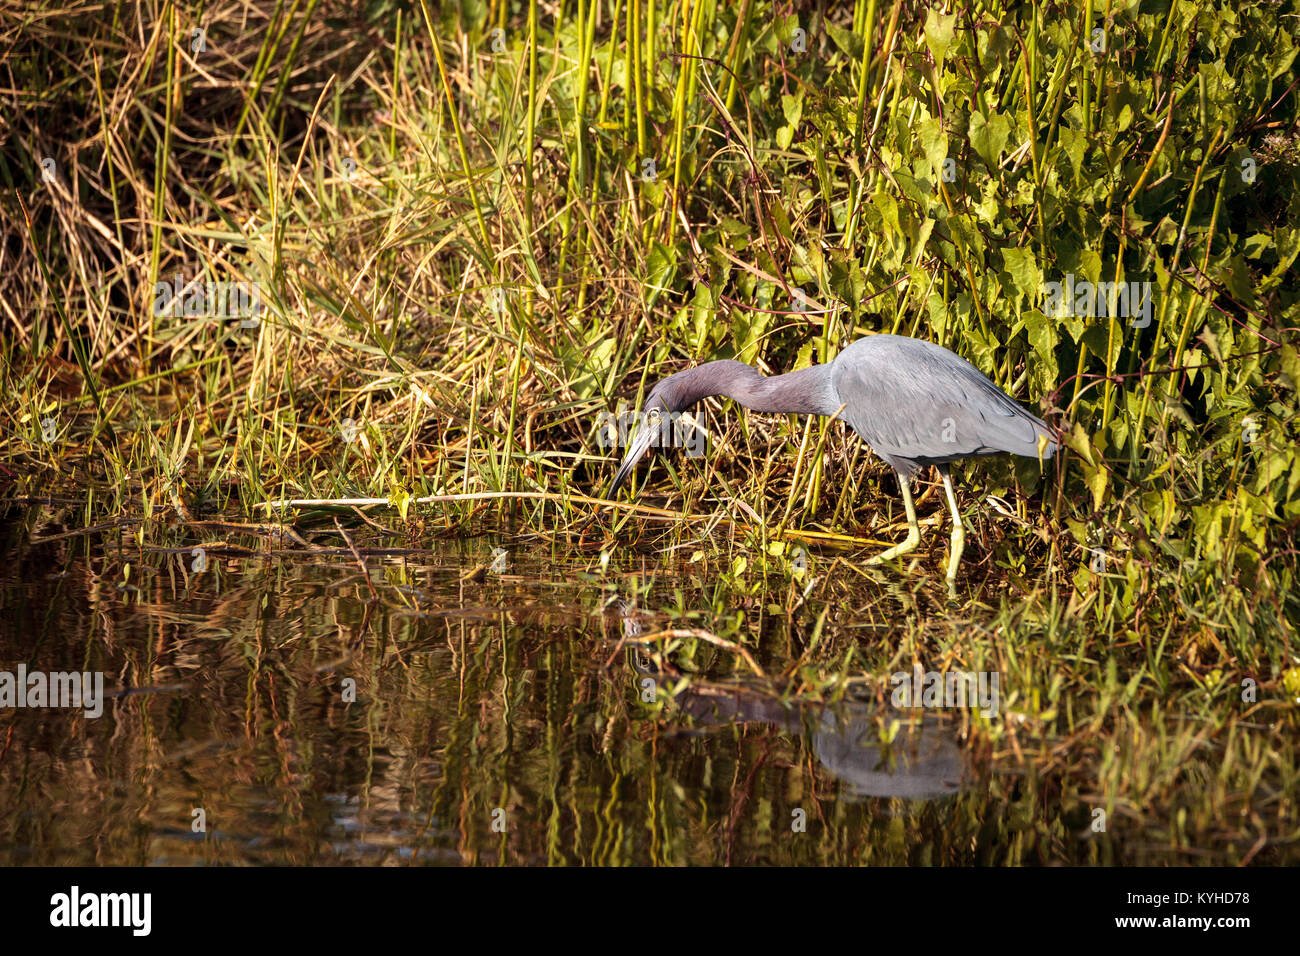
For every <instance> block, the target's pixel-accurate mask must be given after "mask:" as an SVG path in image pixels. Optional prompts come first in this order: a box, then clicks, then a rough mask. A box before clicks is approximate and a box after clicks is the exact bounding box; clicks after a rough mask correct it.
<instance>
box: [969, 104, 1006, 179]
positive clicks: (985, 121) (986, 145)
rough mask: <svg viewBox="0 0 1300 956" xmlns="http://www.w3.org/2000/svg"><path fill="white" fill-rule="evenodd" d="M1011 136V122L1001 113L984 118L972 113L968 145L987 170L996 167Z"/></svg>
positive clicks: (979, 114) (980, 114)
mask: <svg viewBox="0 0 1300 956" xmlns="http://www.w3.org/2000/svg"><path fill="white" fill-rule="evenodd" d="M1010 135H1011V120H1009V119H1008V118H1007V117H1006V116H1004V115H1003V114H1001V113H995V114H994V115H993V116H992V117H990V118H985V116H984V114H982V113H972V114H971V118H970V144H971V148H973V149H974V150H975V153H976V154H977V155H978V156H979V158H980V159H982V160H984V162H985V164H987V165H988V167H989V169H994V168H996V167H997V165H998V159H999V158H1000V157H1001V156H1002V151H1003V149H1005V148H1006V145H1007V138H1008V137H1009V136H1010Z"/></svg>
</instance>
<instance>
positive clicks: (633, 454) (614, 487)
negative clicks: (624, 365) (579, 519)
mask: <svg viewBox="0 0 1300 956" xmlns="http://www.w3.org/2000/svg"><path fill="white" fill-rule="evenodd" d="M660 384H662V383H660ZM670 411H671V409H670V408H669V407H668V403H667V402H665V401H664V399H663V396H662V395H660V394H659V389H658V388H657V387H656V388H655V390H654V391H652V392H651V393H650V397H649V398H648V399H646V403H645V408H644V409H642V411H641V414H640V416H638V417H639V423H638V426H637V430H636V434H635V435H633V436H632V440H631V441H629V442H628V444H627V452H626V454H624V455H623V460H622V462H620V463H619V466H618V471H616V472H615V473H614V481H613V483H612V484H610V486H609V493H608V495H607V497H610V498H613V497H614V493H615V492H616V491H618V489H619V488H621V487H622V486H623V484H624V482H626V481H627V480H628V478H630V477H631V476H632V469H633V468H635V467H636V463H637V462H638V461H640V460H641V459H642V458H644V457H645V453H646V452H647V451H649V450H650V449H651V448H652V447H654V446H656V445H659V444H661V436H662V435H663V430H664V428H665V427H669V426H668V413H669V412H670Z"/></svg>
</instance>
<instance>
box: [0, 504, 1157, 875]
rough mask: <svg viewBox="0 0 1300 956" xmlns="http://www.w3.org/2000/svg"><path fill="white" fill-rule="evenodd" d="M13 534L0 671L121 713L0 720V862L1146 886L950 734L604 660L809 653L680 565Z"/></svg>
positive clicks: (1046, 793) (1042, 793) (957, 721)
mask: <svg viewBox="0 0 1300 956" xmlns="http://www.w3.org/2000/svg"><path fill="white" fill-rule="evenodd" d="M29 530H30V529H26V528H24V529H22V530H21V532H17V531H15V528H14V527H13V526H10V528H9V531H8V533H7V534H6V538H7V542H8V544H7V548H8V549H9V551H8V553H9V554H10V555H11V557H10V558H8V559H6V561H5V563H4V566H3V568H2V569H0V669H6V670H9V671H13V670H14V669H15V668H16V667H17V666H18V665H19V664H25V665H26V666H27V667H28V668H30V669H37V668H40V669H44V670H46V671H58V670H68V671H70V670H78V671H81V670H87V671H103V672H104V683H105V689H106V691H107V692H108V693H109V694H111V695H112V696H110V697H108V699H107V700H106V702H105V703H104V709H103V713H102V715H101V716H100V717H98V718H95V719H89V718H87V717H86V716H84V714H83V713H81V712H80V711H73V710H68V709H63V710H53V709H10V710H6V711H0V864H5V865H11V864H71V863H78V864H162V865H174V864H259V863H273V864H349V863H363V864H383V865H397V864H435V865H445V864H452V865H455V864H466V863H469V864H489V865H495V864H501V863H507V864H577V865H580V864H766V863H774V864H786V863H788V864H939V863H949V864H955V863H993V864H1005V863H1052V862H1074V863H1087V862H1116V861H1125V862H1157V861H1160V860H1162V859H1164V858H1163V857H1162V856H1161V851H1159V850H1158V849H1154V848H1147V847H1143V846H1142V845H1141V843H1140V842H1137V843H1134V842H1132V841H1130V842H1129V843H1127V844H1123V845H1121V844H1119V843H1118V842H1112V840H1111V839H1110V838H1109V837H1107V835H1106V834H1091V833H1090V832H1089V828H1088V822H1089V819H1090V818H1089V816H1088V808H1087V807H1086V806H1085V805H1083V804H1082V803H1080V802H1078V801H1077V800H1074V799H1066V798H1065V797H1063V796H1062V790H1061V788H1060V787H1059V786H1058V785H1057V784H1056V783H1055V782H1054V781H1053V780H1052V779H1050V778H1043V779H1036V778H1034V777H1033V776H1032V772H1031V771H1026V770H1024V769H1023V767H1020V766H1018V765H1014V764H1011V763H1010V762H1009V761H1007V760H1005V759H1004V756H1003V755H1001V754H998V753H989V752H986V753H982V754H976V753H973V752H972V749H973V748H972V747H971V746H970V745H969V744H968V743H967V742H966V741H967V740H968V739H969V736H968V735H966V734H964V733H963V726H966V727H967V728H968V727H969V716H967V717H965V718H963V717H962V716H961V715H954V714H953V713H952V712H946V713H927V716H926V718H925V719H924V721H921V720H918V719H915V718H912V717H909V716H908V714H909V713H911V714H914V713H917V712H916V711H911V712H906V713H900V712H893V713H882V706H881V700H880V697H879V695H878V694H876V693H874V692H872V693H863V694H857V695H856V696H858V697H861V698H863V699H861V700H857V701H853V700H850V701H848V702H845V703H841V704H838V705H836V706H834V707H830V708H824V707H821V706H813V705H808V704H805V705H803V706H793V705H788V704H787V703H783V702H782V697H781V695H780V694H778V693H774V692H773V690H772V687H773V683H772V682H760V681H757V680H754V679H752V678H751V677H750V674H749V668H747V667H746V666H745V665H744V663H743V662H741V661H740V660H739V659H738V658H737V656H736V655H735V654H733V653H730V652H729V651H727V650H726V649H724V648H719V647H716V646H713V645H711V644H708V643H699V642H688V645H687V646H688V649H689V653H686V652H684V651H682V650H680V649H679V650H678V651H677V652H676V654H674V653H672V652H669V653H667V654H666V655H665V657H664V658H662V659H661V658H656V657H655V656H654V655H653V654H652V653H651V652H650V650H651V649H650V647H648V646H647V647H640V646H636V647H634V646H629V645H626V644H623V645H621V644H620V640H621V639H622V638H626V637H633V638H635V637H637V636H638V635H644V634H649V633H653V632H655V631H660V630H663V629H665V628H671V627H678V628H709V629H711V630H713V631H715V632H716V631H719V630H721V628H720V627H719V622H720V620H722V619H723V618H726V619H729V620H732V621H733V622H734V621H739V622H740V627H739V633H740V634H741V635H748V637H747V638H746V642H747V643H748V645H749V647H750V649H751V650H752V652H753V654H754V657H755V661H756V664H757V665H758V666H760V667H762V668H763V669H764V670H765V671H767V673H768V675H769V676H771V675H776V674H780V673H781V672H782V668H783V666H784V664H785V663H786V662H788V660H789V659H790V658H791V657H792V656H797V654H796V653H795V651H794V650H792V649H793V648H795V647H796V646H797V645H800V644H801V643H802V642H807V641H808V640H809V639H810V637H809V635H810V634H813V633H814V630H815V628H814V625H815V621H812V620H810V619H809V615H808V614H807V613H805V612H804V611H800V612H797V613H794V614H790V613H773V611H779V610H780V609H779V608H770V607H767V606H765V605H764V604H763V603H762V602H757V603H755V602H751V601H741V600H739V599H736V598H734V597H728V596H726V595H723V596H722V597H719V592H718V590H717V588H716V586H715V583H714V582H713V581H711V580H709V578H708V575H707V574H701V572H700V571H699V570H698V568H693V567H692V566H691V565H690V564H689V563H688V562H687V561H686V558H685V557H683V556H676V557H670V558H662V557H656V556H653V555H647V556H644V557H641V558H638V559H637V560H638V563H637V564H636V567H635V568H634V569H632V570H628V569H626V568H624V569H622V570H619V569H616V568H615V567H614V566H612V565H611V566H610V567H609V568H608V569H607V573H605V574H604V575H602V574H601V573H600V567H599V562H598V560H597V559H596V558H595V557H593V555H591V554H590V553H578V552H576V551H574V550H572V549H569V550H563V549H555V548H552V547H547V546H543V545H542V544H540V543H533V544H529V543H527V542H517V541H516V542H513V543H512V542H498V541H488V540H487V539H477V540H472V541H434V542H432V543H431V544H430V548H428V549H422V550H415V549H411V550H409V552H408V553H405V554H401V553H388V554H370V555H368V556H367V558H366V565H367V568H368V572H369V578H370V581H369V583H367V579H366V576H364V575H363V574H362V572H361V569H360V566H359V565H358V563H357V561H356V560H355V559H354V558H353V557H352V556H351V555H349V554H346V553H340V551H342V550H343V549H342V548H340V549H339V551H334V552H327V553H321V554H319V555H316V554H298V555H294V556H282V555H267V556H249V555H248V554H247V552H246V551H241V550H240V549H256V548H257V547H259V546H265V542H259V540H258V539H257V538H255V537H253V536H244V537H242V538H238V539H237V538H236V537H232V536H227V537H226V539H225V540H226V541H227V543H228V544H230V548H228V549H225V550H223V549H222V548H221V547H220V546H217V545H213V544H209V548H210V551H209V552H206V553H205V556H206V561H207V566H206V568H205V569H204V570H202V571H197V572H196V571H195V570H194V567H195V562H196V561H197V560H198V558H197V556H196V555H192V554H191V553H190V552H189V551H188V550H181V549H176V550H174V551H166V550H151V549H149V548H144V549H141V548H139V547H137V546H136V545H135V544H134V542H133V541H132V539H131V538H130V535H129V533H128V534H126V535H123V536H119V537H117V538H114V539H113V540H112V541H111V542H110V541H108V540H99V539H97V538H95V537H94V536H89V537H87V536H76V535H73V536H68V537H57V538H54V540H50V541H46V542H45V543H39V544H35V545H33V544H30V543H27V541H28V540H29V539H28V538H27V533H28V531H29ZM57 531H58V529H57V528H54V529H46V530H45V531H44V532H40V531H38V532H37V533H34V534H32V537H37V538H38V537H41V536H42V534H44V535H45V536H46V537H49V536H50V535H51V534H53V533H55V532H57ZM357 538H358V542H360V535H359V534H358V535H357ZM20 539H21V541H20ZM330 543H331V544H334V545H339V544H340V543H341V542H340V541H339V540H338V538H337V536H335V538H334V540H333V541H332V542H330ZM369 543H370V544H372V545H373V544H374V542H373V541H371V542H369ZM387 543H389V544H391V543H392V541H391V540H390V541H388V542H387ZM500 543H504V544H506V546H507V547H508V548H509V553H510V557H509V565H508V567H507V568H506V569H505V570H504V571H503V572H501V573H494V572H493V571H492V570H491V569H485V568H484V567H483V566H484V565H488V564H489V563H490V562H491V560H492V556H491V551H492V548H493V547H494V546H495V545H496V544H500ZM200 563H201V562H200ZM476 569H477V570H476ZM372 587H373V589H374V590H373V594H372V591H371V588H372ZM733 602H734V603H733ZM882 627H883V630H882ZM861 633H862V634H865V635H870V636H871V640H873V641H889V640H891V632H890V630H889V629H888V627H887V626H884V625H881V624H880V623H879V622H876V623H875V624H873V625H871V626H870V627H869V628H867V629H865V630H863V631H862V632H861ZM664 661H667V663H664ZM691 670H693V671H694V673H689V671H691ZM786 677H787V682H792V681H793V679H792V678H791V677H790V675H786ZM353 686H354V688H355V700H350V699H348V697H349V695H348V690H349V688H350V687H353ZM804 690H805V691H806V686H805V688H804ZM852 690H853V689H852V688H850V691H851V693H850V694H849V696H850V697H852V696H855V693H854V692H852ZM801 696H803V697H806V696H807V695H806V693H804V694H802V695H801ZM646 698H649V699H651V700H653V701H654V702H653V703H649V702H647V699H646ZM900 718H901V722H900ZM963 720H966V721H967V722H966V724H965V725H963ZM891 734H894V735H895V736H894V737H893V742H892V744H884V743H882V739H887V738H888V737H889V736H890V735H891ZM198 811H201V813H199V812H198ZM199 820H202V822H203V823H204V824H205V825H206V830H203V829H198V830H197V832H196V827H197V822H196V821H199Z"/></svg>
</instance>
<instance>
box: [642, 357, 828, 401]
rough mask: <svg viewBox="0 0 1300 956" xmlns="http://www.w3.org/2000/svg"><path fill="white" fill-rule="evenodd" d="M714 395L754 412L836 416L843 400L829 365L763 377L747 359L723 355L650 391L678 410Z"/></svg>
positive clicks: (673, 377) (661, 383) (672, 376)
mask: <svg viewBox="0 0 1300 956" xmlns="http://www.w3.org/2000/svg"><path fill="white" fill-rule="evenodd" d="M710 395H725V396H726V397H727V398H730V399H734V400H735V401H737V402H739V403H740V404H741V405H744V406H745V407H746V408H751V409H753V410H754V411H756V412H782V413H789V414H794V415H834V414H835V413H836V411H838V410H839V407H840V403H839V402H838V401H837V400H836V397H835V389H834V387H833V386H832V384H831V376H830V366H829V365H812V366H809V367H808V368H801V369H799V370H797V371H794V372H786V373H785V374H784V375H773V376H771V377H764V376H763V375H760V374H759V372H758V370H757V369H755V368H752V367H751V366H749V365H746V364H745V363H743V362H736V361H734V360H732V359H722V360H720V361H717V362H707V363H705V364H704V365H700V366H698V367H696V368H692V369H687V370H686V371H684V372H678V373H677V374H676V375H670V376H668V377H667V378H666V379H664V380H663V381H662V382H660V383H659V384H658V385H657V386H656V387H655V389H654V391H653V392H652V393H651V398H652V399H653V398H656V397H657V398H658V399H659V400H660V401H661V402H662V403H663V405H664V407H666V408H667V409H668V410H669V411H674V412H680V411H685V410H686V409H688V408H690V407H691V406H692V405H694V404H695V403H696V402H698V401H700V400H701V399H704V398H708V397H709V396H710Z"/></svg>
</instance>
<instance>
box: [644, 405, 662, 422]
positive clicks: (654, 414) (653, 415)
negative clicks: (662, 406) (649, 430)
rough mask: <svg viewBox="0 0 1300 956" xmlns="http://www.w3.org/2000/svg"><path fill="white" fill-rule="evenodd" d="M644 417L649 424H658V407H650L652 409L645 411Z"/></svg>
mask: <svg viewBox="0 0 1300 956" xmlns="http://www.w3.org/2000/svg"><path fill="white" fill-rule="evenodd" d="M646 418H647V419H648V420H649V421H650V424H651V425H658V424H659V409H657V408H652V409H650V411H649V412H647V413H646Z"/></svg>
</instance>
